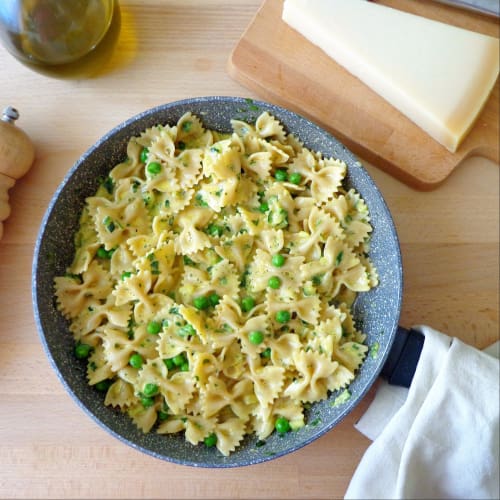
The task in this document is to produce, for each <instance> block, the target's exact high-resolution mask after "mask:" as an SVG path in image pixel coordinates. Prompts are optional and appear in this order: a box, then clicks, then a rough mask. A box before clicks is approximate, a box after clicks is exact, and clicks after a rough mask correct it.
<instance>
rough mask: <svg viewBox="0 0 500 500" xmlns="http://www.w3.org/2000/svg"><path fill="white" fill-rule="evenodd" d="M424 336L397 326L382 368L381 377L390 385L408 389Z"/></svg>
mask: <svg viewBox="0 0 500 500" xmlns="http://www.w3.org/2000/svg"><path fill="white" fill-rule="evenodd" d="M424 338H425V337H424V335H423V334H422V333H420V332H419V331H417V330H413V329H409V330H408V329H406V328H403V327H402V326H398V331H397V332H396V337H395V339H394V343H393V345H392V347H391V350H390V351H389V356H388V358H387V360H386V362H385V364H384V367H383V368H382V372H381V376H382V377H384V378H385V379H387V381H388V382H389V384H391V385H399V386H402V387H410V384H411V381H412V380H413V375H415V370H416V368H417V364H418V360H419V359H420V353H421V352H422V347H423V346H424Z"/></svg>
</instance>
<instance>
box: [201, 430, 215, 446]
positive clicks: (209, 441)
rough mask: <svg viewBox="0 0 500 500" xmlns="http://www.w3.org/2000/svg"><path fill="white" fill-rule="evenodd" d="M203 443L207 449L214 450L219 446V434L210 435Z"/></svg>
mask: <svg viewBox="0 0 500 500" xmlns="http://www.w3.org/2000/svg"><path fill="white" fill-rule="evenodd" d="M203 442H204V443H205V446H206V447H207V448H213V447H214V446H215V445H216V444H217V434H215V432H214V433H212V434H210V435H208V436H207V437H206V438H205V439H204V440H203Z"/></svg>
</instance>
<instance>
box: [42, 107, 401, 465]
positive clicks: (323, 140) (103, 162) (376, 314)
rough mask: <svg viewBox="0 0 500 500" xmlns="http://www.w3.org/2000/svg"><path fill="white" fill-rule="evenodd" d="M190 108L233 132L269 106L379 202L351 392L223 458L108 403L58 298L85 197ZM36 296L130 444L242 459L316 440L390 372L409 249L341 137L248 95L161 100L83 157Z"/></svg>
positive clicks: (53, 346) (68, 355) (178, 455)
mask: <svg viewBox="0 0 500 500" xmlns="http://www.w3.org/2000/svg"><path fill="white" fill-rule="evenodd" d="M187 111H191V112H193V113H194V114H196V115H198V116H199V117H200V118H201V119H202V121H203V122H204V124H205V126H206V127H208V128H213V129H216V130H220V131H226V132H228V131H230V130H231V129H230V119H231V118H239V119H243V120H255V118H256V117H257V116H258V115H259V114H260V113H261V112H262V111H268V112H269V113H271V114H273V115H274V116H276V117H277V118H278V119H279V120H280V121H281V122H282V123H283V125H284V126H285V128H286V130H287V131H288V132H292V133H293V134H295V135H296V136H297V137H299V138H300V140H302V141H303V142H304V144H305V146H306V147H308V148H310V149H312V150H316V151H320V152H322V153H323V154H324V155H327V156H335V157H337V158H339V159H341V160H343V161H345V162H346V164H347V166H348V175H347V179H346V183H347V186H348V187H353V188H355V189H356V190H357V191H358V192H359V193H360V194H361V196H362V197H363V198H364V200H365V201H366V203H367V205H368V208H369V210H370V215H371V221H372V225H373V228H374V230H373V236H372V240H371V245H370V258H371V259H372V261H373V262H374V264H375V266H376V268H377V270H378V273H379V276H380V285H379V286H378V287H376V288H375V289H373V290H372V291H370V292H368V293H365V294H361V295H360V296H359V298H358V300H357V301H356V302H355V308H354V317H355V320H356V324H357V326H358V328H360V329H362V330H363V331H364V332H365V333H366V334H367V343H368V345H369V346H370V348H371V349H370V353H369V355H368V356H367V358H366V361H365V362H364V364H363V365H362V367H361V369H360V371H359V373H358V375H357V377H356V379H355V380H354V381H353V383H352V384H351V386H350V387H349V391H350V393H351V396H350V398H348V399H346V400H345V401H344V402H343V403H339V402H338V399H337V400H336V398H337V396H338V394H337V393H333V394H332V395H331V396H330V397H329V398H328V399H327V400H324V401H322V402H319V403H315V404H314V405H312V407H311V408H310V409H309V410H307V414H306V422H307V425H305V426H304V427H303V428H302V429H300V430H298V431H296V432H289V433H288V434H286V435H285V436H283V437H280V436H279V435H277V433H273V435H271V436H270V437H269V438H268V439H267V440H266V443H265V444H264V445H262V443H257V439H256V438H255V437H248V438H247V439H246V440H245V441H244V442H243V444H242V446H240V447H239V448H238V449H237V451H235V452H234V453H232V454H231V455H230V456H229V457H223V456H222V455H221V454H220V453H219V452H218V451H217V450H216V449H215V448H207V447H205V446H204V445H199V446H196V447H195V446H192V445H191V444H189V443H187V442H186V441H185V440H184V436H183V435H168V436H164V435H158V434H156V433H154V432H152V433H150V434H143V433H142V432H141V431H140V430H138V429H137V428H136V427H135V425H134V424H133V423H132V421H131V420H130V418H129V417H128V416H127V415H123V414H120V413H119V412H118V411H116V410H113V409H111V408H108V407H105V406H104V404H103V399H104V396H103V394H102V393H99V392H98V391H97V390H95V389H94V388H92V387H89V386H88V385H87V382H86V376H85V363H84V362H79V361H78V360H76V359H75V357H74V354H73V352H74V351H73V348H74V342H73V338H72V335H71V333H70V331H69V329H68V323H67V321H65V320H64V318H62V316H61V315H60V314H59V313H58V311H57V310H56V307H55V301H54V288H53V279H54V277H55V276H58V275H62V274H64V273H65V270H66V267H67V266H68V265H69V264H70V262H71V260H72V256H73V252H74V247H73V234H74V232H75V230H76V229H77V227H78V219H79V215H80V211H81V209H82V207H83V203H84V200H85V198H86V197H87V196H90V195H92V194H93V193H95V191H96V189H97V187H98V184H99V178H102V177H103V176H107V174H108V172H109V171H110V169H111V168H112V167H113V166H114V165H115V164H117V163H119V162H121V161H123V159H124V158H125V157H126V145H127V142H128V140H129V138H130V137H131V136H134V135H139V134H140V132H141V131H143V130H144V129H146V128H148V127H151V126H153V125H156V124H174V123H175V122H176V121H177V120H178V118H180V117H181V116H182V115H183V114H184V113H185V112H187ZM32 296H33V306H34V313H35V318H36V323H37V327H38V330H39V333H40V338H41V341H42V343H43V346H44V348H45V351H46V353H47V355H48V357H49V360H50V362H51V364H52V366H53V368H54V369H55V371H56V372H57V374H58V376H59V378H60V380H61V381H62V383H63V385H64V387H65V388H66V389H67V391H68V392H69V394H70V395H71V396H72V397H73V398H74V399H75V401H76V402H77V403H78V404H79V406H80V407H81V408H83V410H84V411H85V412H87V413H88V414H89V415H90V416H91V417H92V418H93V419H94V420H95V421H96V422H97V423H98V424H100V425H101V426H102V427H103V428H104V429H106V430H107V431H108V432H110V433H111V434H112V435H114V436H115V437H117V438H118V439H120V440H122V441H123V442H125V443H127V444H128V445H130V446H132V447H134V448H136V449H138V450H140V451H142V452H145V453H147V454H150V455H152V456H154V457H157V458H160V459H164V460H168V461H171V462H175V463H179V464H184V465H192V466H198V467H236V466H242V465H251V464H255V463H259V462H263V461H266V460H270V459H272V458H275V457H279V456H282V455H284V454H287V453H290V452H292V451H294V450H297V449H299V448H301V447H302V446H304V445H307V444H308V443H311V442H312V441H314V440H315V439H317V438H318V437H320V436H321V435H323V434H324V433H325V432H327V431H329V430H330V429H332V428H333V427H334V426H335V425H336V424H337V423H339V422H340V421H341V420H342V419H343V418H344V417H345V416H346V415H347V414H348V413H349V412H350V411H351V410H352V409H353V408H354V407H355V406H356V405H357V404H358V402H359V401H360V400H361V399H362V398H363V396H364V395H365V394H366V392H367V391H368V389H369V388H370V386H371V385H372V384H373V382H374V381H375V379H376V378H377V376H378V375H379V373H380V372H381V370H382V367H383V365H384V363H385V361H386V359H387V358H388V356H389V351H390V349H391V346H392V344H393V341H394V339H395V337H396V332H397V329H398V320H399V313H400V307H401V300H402V266H401V255H400V249H399V243H398V239H397V235H396V230H395V228H394V224H393V221H392V218H391V215H390V213H389V210H388V209H387V206H386V204H385V202H384V200H383V198H382V196H381V194H380V192H379V190H378V189H377V187H376V186H375V184H374V182H373V180H372V179H371V178H370V176H369V175H368V173H367V172H366V170H365V169H364V168H363V167H362V166H361V164H360V163H359V162H358V160H357V159H356V158H355V156H354V155H353V154H352V153H351V152H350V151H348V150H347V149H346V148H345V147H344V146H343V145H342V144H341V143H340V142H339V141H337V140H336V139H334V138H333V137H332V136H331V135H330V134H328V133H327V132H325V131H324V130H323V129H321V128H320V127H318V126H316V125H314V124H313V123H311V122H310V121H308V120H306V119H305V118H303V117H301V116H298V115H297V114H295V113H292V112H290V111H288V110H285V109H283V108H280V107H278V106H274V105H271V104H268V103H264V102H258V101H250V100H249V99H243V98H234V97H201V98H194V99H187V100H184V101H178V102H174V103H170V104H166V105H163V106H159V107H157V108H154V109H151V110H148V111H145V112H144V113H141V114H139V115H137V116H135V117H133V118H131V119H130V120H127V121H126V122H124V123H122V124H121V125H119V126H117V127H116V128H115V129H113V130H112V131H111V132H109V133H108V134H107V135H105V136H104V137H103V138H102V139H101V140H99V141H98V142H97V143H96V144H95V145H94V146H92V147H91V148H90V149H89V150H88V151H87V152H86V153H85V154H84V155H83V156H82V157H81V158H80V159H79V160H78V161H77V162H76V164H75V165H74V166H73V167H72V168H71V170H70V171H69V172H68V174H67V176H66V178H65V179H64V180H63V182H62V184H61V185H60V186H59V188H58V189H57V191H56V193H55V195H54V197H53V198H52V200H51V202H50V205H49V207H48V209H47V212H46V214H45V217H44V219H43V222H42V225H41V228H40V232H39V235H38V239H37V242H36V248H35V254H34V261H33V276H32ZM332 453H335V449H334V448H332Z"/></svg>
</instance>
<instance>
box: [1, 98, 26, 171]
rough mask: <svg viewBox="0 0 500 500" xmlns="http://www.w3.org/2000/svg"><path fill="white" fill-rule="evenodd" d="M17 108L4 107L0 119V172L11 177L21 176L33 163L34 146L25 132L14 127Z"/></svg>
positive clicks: (17, 115)
mask: <svg viewBox="0 0 500 500" xmlns="http://www.w3.org/2000/svg"><path fill="white" fill-rule="evenodd" d="M18 118H19V113H18V111H17V109H15V108H13V107H11V106H9V107H7V108H5V109H4V111H3V115H2V119H1V120H0V174H4V175H7V176H8V177H11V178H12V179H16V180H17V179H19V178H20V177H22V176H23V175H24V174H25V173H26V172H27V171H28V170H29V169H30V167H31V165H32V164H33V160H34V159H35V148H34V147H33V143H32V142H31V140H30V138H29V137H28V136H27V134H26V133H25V132H24V131H23V130H21V129H20V128H19V127H16V125H15V123H14V122H15V121H16V120H17V119H18Z"/></svg>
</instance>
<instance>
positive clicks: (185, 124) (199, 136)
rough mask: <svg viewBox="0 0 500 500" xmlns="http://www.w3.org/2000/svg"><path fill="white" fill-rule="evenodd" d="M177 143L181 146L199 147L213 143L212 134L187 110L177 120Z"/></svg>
mask: <svg viewBox="0 0 500 500" xmlns="http://www.w3.org/2000/svg"><path fill="white" fill-rule="evenodd" d="M176 140H177V144H178V145H179V144H182V145H183V147H188V148H199V147H207V146H210V145H211V144H212V143H213V136H212V132H211V131H210V130H206V129H205V128H204V127H203V124H202V123H201V121H200V119H199V118H198V117H197V116H195V115H193V114H192V113H191V112H187V113H185V114H184V115H182V116H181V117H180V118H179V120H178V122H177V137H176Z"/></svg>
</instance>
